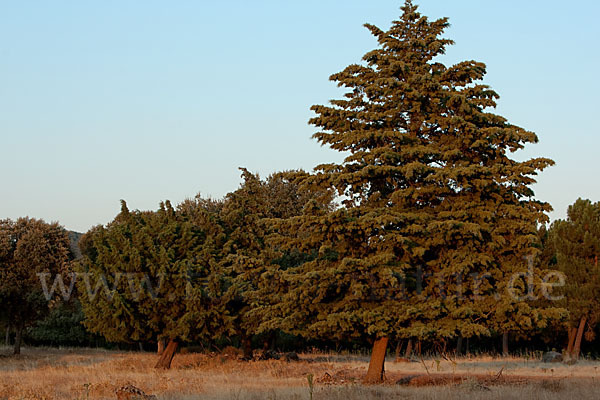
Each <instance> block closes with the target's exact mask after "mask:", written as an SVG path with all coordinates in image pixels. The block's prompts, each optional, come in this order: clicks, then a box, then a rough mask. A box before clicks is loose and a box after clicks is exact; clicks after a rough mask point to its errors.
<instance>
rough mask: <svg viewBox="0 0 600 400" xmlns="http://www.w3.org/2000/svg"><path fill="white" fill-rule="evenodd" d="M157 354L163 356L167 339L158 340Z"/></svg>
mask: <svg viewBox="0 0 600 400" xmlns="http://www.w3.org/2000/svg"><path fill="white" fill-rule="evenodd" d="M156 347H157V349H156V354H158V355H159V356H160V355H162V353H163V351H165V339H158V344H157V346H156Z"/></svg>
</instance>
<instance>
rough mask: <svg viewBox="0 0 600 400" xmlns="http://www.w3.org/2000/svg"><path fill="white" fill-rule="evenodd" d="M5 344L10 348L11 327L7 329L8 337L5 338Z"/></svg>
mask: <svg viewBox="0 0 600 400" xmlns="http://www.w3.org/2000/svg"><path fill="white" fill-rule="evenodd" d="M4 344H5V345H6V346H10V326H7V327H6V337H5V338H4Z"/></svg>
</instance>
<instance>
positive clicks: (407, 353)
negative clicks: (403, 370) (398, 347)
mask: <svg viewBox="0 0 600 400" xmlns="http://www.w3.org/2000/svg"><path fill="white" fill-rule="evenodd" d="M412 349H413V341H412V339H408V344H407V345H406V350H405V351H404V357H406V358H410V356H411V355H412Z"/></svg>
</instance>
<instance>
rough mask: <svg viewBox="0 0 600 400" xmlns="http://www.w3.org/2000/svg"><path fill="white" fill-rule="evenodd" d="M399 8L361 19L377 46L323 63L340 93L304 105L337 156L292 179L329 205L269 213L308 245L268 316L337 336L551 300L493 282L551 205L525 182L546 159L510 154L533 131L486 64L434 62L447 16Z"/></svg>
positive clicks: (449, 324)
mask: <svg viewBox="0 0 600 400" xmlns="http://www.w3.org/2000/svg"><path fill="white" fill-rule="evenodd" d="M402 11H403V14H402V15H401V17H400V19H399V20H397V21H394V22H393V24H392V26H391V28H390V29H389V30H387V31H384V30H381V29H379V28H377V27H376V26H373V25H369V24H367V25H366V27H367V29H368V30H369V31H370V32H371V33H372V34H373V35H374V36H375V37H376V38H377V40H378V43H379V47H378V48H376V49H375V50H373V51H371V52H368V53H367V54H365V56H364V57H363V63H361V64H353V65H350V66H348V67H347V68H346V69H344V70H343V71H342V72H340V73H337V74H334V75H332V76H331V78H330V79H331V80H332V81H334V82H336V83H337V85H338V86H340V87H342V88H344V89H346V93H345V95H344V98H343V99H336V100H332V101H331V104H330V105H315V106H313V107H312V110H313V111H314V112H315V113H316V116H315V117H314V118H312V119H311V120H310V123H311V124H312V125H314V126H315V127H317V128H318V129H319V131H318V132H317V133H315V134H314V136H313V137H314V138H315V139H316V140H317V141H318V142H319V143H320V144H321V145H323V146H328V147H330V148H332V149H334V150H337V151H340V152H343V153H344V154H346V158H345V160H344V161H343V162H342V163H339V164H336V163H330V164H323V165H319V166H317V167H316V169H315V172H314V173H313V174H309V175H304V176H299V177H298V182H301V183H302V184H303V185H304V187H306V188H310V189H311V190H319V191H327V190H334V191H335V193H336V195H337V196H338V198H339V199H340V200H341V204H340V207H339V208H338V209H336V210H335V211H334V212H331V213H329V212H325V211H324V210H322V209H319V208H318V207H316V208H310V207H308V208H306V209H305V213H304V214H303V215H302V216H298V217H292V218H290V219H289V220H288V221H285V222H283V223H282V225H281V229H282V232H285V233H284V234H286V235H287V239H284V241H286V240H287V242H288V243H289V247H290V248H294V249H297V250H298V251H300V252H302V253H307V254H310V253H311V252H315V253H316V254H318V255H317V256H316V257H315V258H314V259H313V260H311V261H308V262H306V263H304V264H303V265H302V266H300V267H298V268H294V269H292V270H290V271H289V273H288V275H287V278H286V279H287V281H288V282H289V287H290V290H289V293H288V294H287V295H286V296H285V297H284V298H283V299H282V300H281V304H279V305H278V306H277V308H278V309H279V316H278V320H277V321H276V322H274V323H275V324H278V325H279V326H280V327H281V328H282V329H284V330H287V331H290V332H293V333H297V334H302V335H305V336H308V337H325V338H339V339H347V338H355V337H359V338H371V339H377V338H383V337H386V336H388V335H395V336H398V337H416V338H421V339H426V338H429V339H431V338H450V337H456V336H463V337H470V336H474V335H489V334H490V333H491V330H492V329H494V328H496V327H500V328H501V329H516V328H519V329H531V328H533V327H535V326H537V325H539V324H541V325H543V324H544V323H545V321H546V320H547V319H548V318H552V317H553V316H554V315H555V314H556V312H555V310H551V309H550V310H547V311H548V312H545V310H541V311H543V312H540V310H536V309H533V308H532V307H531V306H528V305H526V304H525V303H524V302H514V301H512V300H509V298H508V297H506V296H505V295H504V294H503V293H500V292H498V291H499V290H503V289H505V288H506V285H507V282H508V279H509V277H510V276H511V273H513V272H514V271H516V270H518V269H519V268H522V267H523V266H525V268H524V270H526V265H527V264H526V262H525V261H524V257H525V256H526V255H529V254H535V253H536V252H537V250H536V245H537V239H538V238H537V230H536V228H537V226H536V224H538V223H541V222H545V221H547V216H546V214H545V213H546V212H547V211H549V210H550V209H551V208H550V206H549V205H548V204H547V203H544V202H541V201H538V200H535V199H534V197H533V196H534V193H533V191H532V189H531V184H533V183H535V176H536V175H537V174H538V173H539V172H540V171H541V170H543V169H544V168H546V167H547V166H549V165H552V164H553V162H552V160H549V159H546V158H535V159H531V160H527V161H516V160H515V159H513V158H511V153H514V152H515V151H517V150H519V149H522V148H523V147H524V146H525V145H526V144H528V143H535V142H537V140H538V138H537V136H536V135H535V134H534V133H533V132H529V131H527V130H525V129H523V128H520V127H518V126H516V125H513V124H511V123H509V122H508V121H507V120H506V119H505V118H504V117H502V116H500V115H497V114H494V113H493V112H491V111H490V109H491V108H493V107H495V106H496V100H497V98H498V95H497V94H496V92H494V91H493V90H492V89H490V88H489V87H488V86H487V85H484V84H482V83H481V80H482V78H483V77H484V75H485V69H486V68H485V65H484V64H483V63H480V62H476V61H464V62H460V63H458V64H455V65H451V66H446V65H444V64H442V63H441V62H439V61H437V57H438V56H440V55H442V54H444V52H445V49H446V47H447V46H448V45H451V44H452V41H451V40H448V39H445V38H443V37H442V34H443V32H444V30H445V29H446V28H447V27H448V21H447V19H446V18H442V19H439V20H435V21H430V20H428V19H427V18H426V17H425V16H423V15H421V14H420V13H419V12H418V11H417V7H416V6H415V5H413V4H412V2H411V1H407V2H406V3H405V5H404V6H403V7H402ZM521 270H523V269H521ZM484 278H485V279H484ZM519 313H520V314H521V315H518V317H517V319H518V320H517V321H515V322H514V323H513V321H509V319H508V318H510V317H509V316H510V315H516V314H519ZM505 317H506V318H507V319H505Z"/></svg>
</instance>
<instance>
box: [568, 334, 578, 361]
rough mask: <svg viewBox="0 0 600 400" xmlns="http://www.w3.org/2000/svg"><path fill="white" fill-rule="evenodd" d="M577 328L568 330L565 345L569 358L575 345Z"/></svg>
mask: <svg viewBox="0 0 600 400" xmlns="http://www.w3.org/2000/svg"><path fill="white" fill-rule="evenodd" d="M576 335H577V328H569V342H568V343H567V355H568V356H569V357H570V356H571V354H572V353H573V345H574V344H575V336H576Z"/></svg>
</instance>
